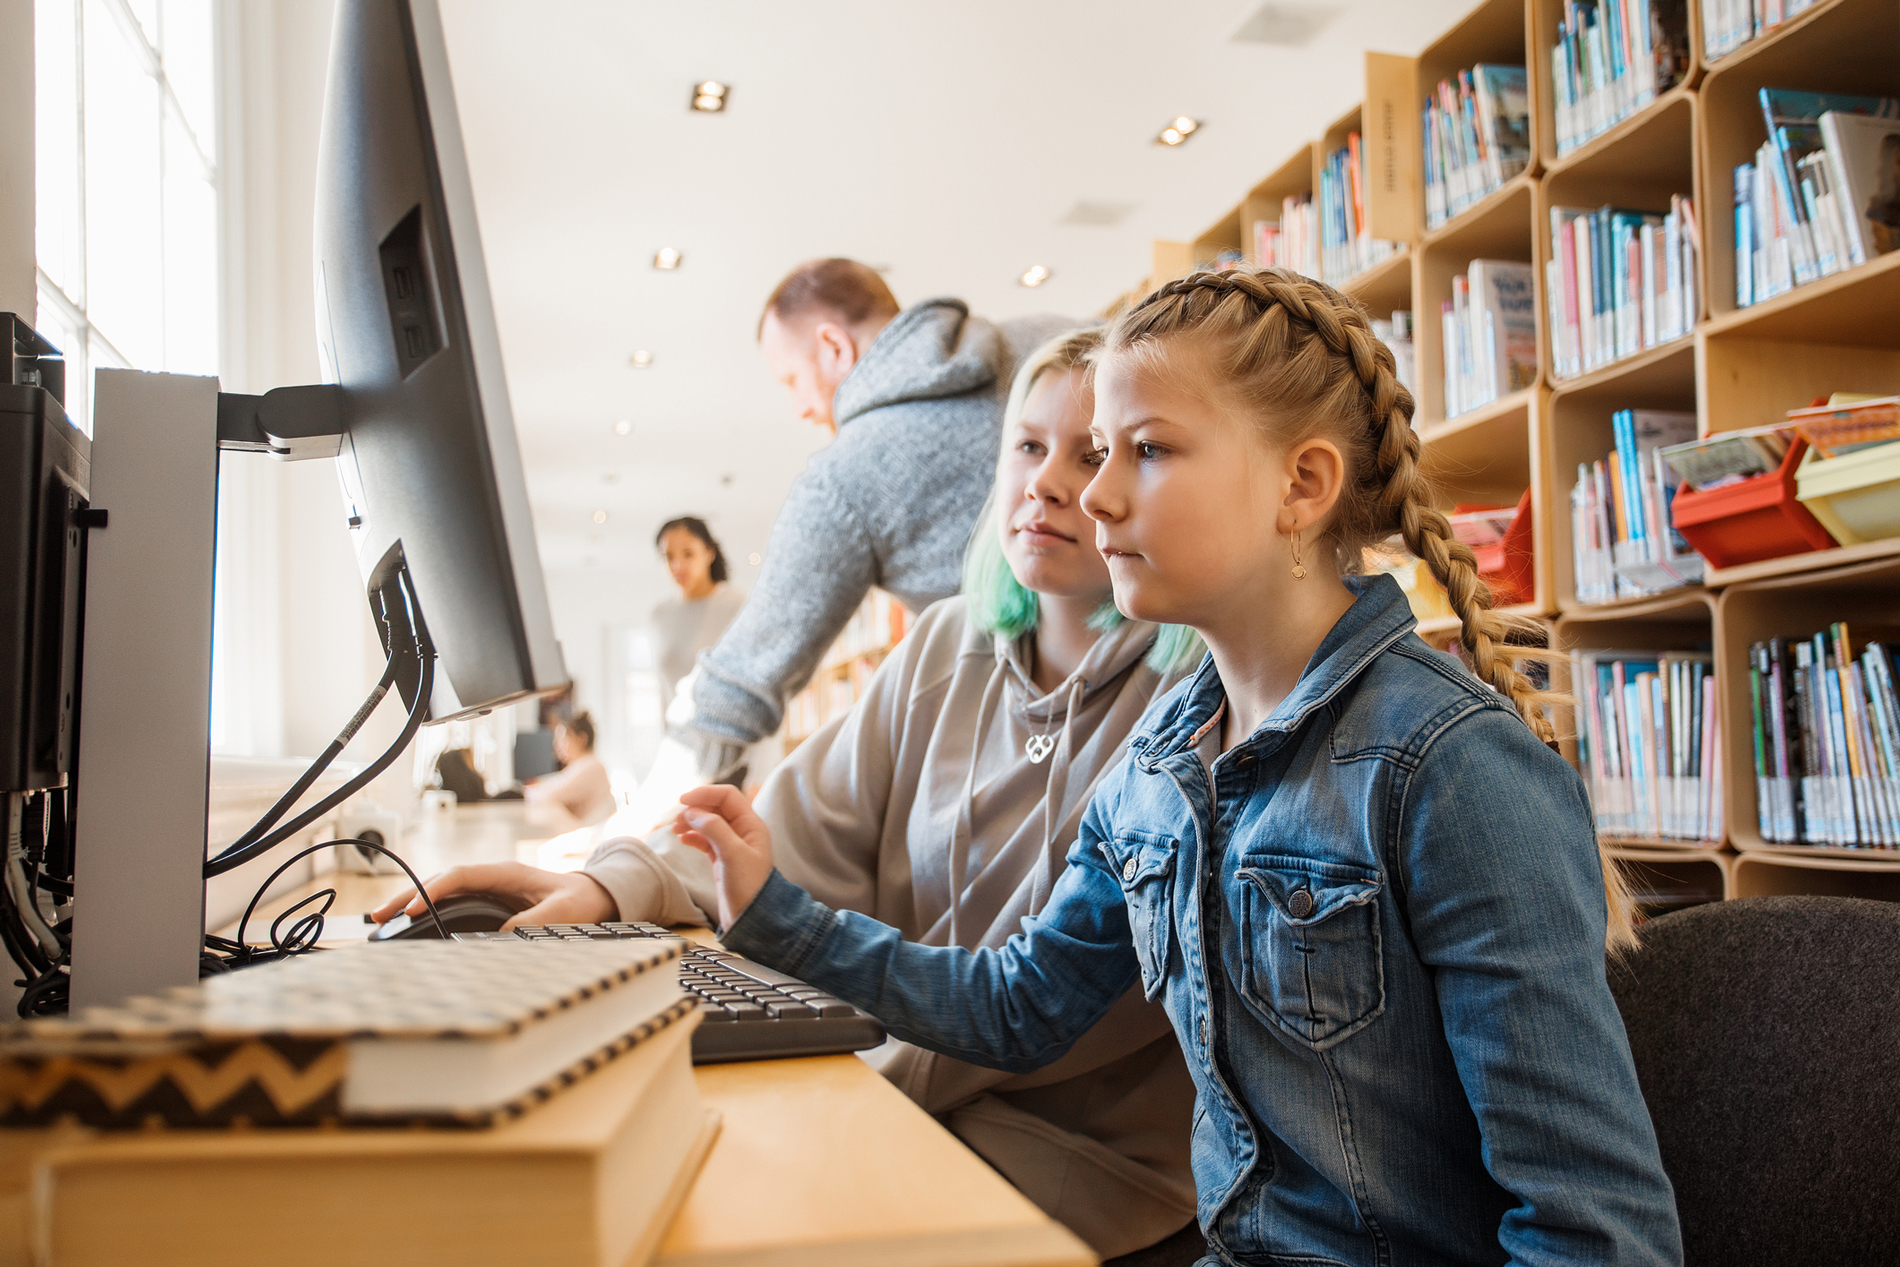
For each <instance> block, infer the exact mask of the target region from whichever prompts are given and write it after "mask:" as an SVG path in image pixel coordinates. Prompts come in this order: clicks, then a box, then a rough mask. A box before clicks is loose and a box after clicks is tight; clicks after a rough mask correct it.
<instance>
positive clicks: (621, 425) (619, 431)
mask: <svg viewBox="0 0 1900 1267" xmlns="http://www.w3.org/2000/svg"><path fill="white" fill-rule="evenodd" d="M614 434H615V435H617V436H630V435H632V434H633V424H632V423H631V422H629V421H627V420H626V419H625V418H622V419H621V420H620V421H619V422H616V423H615V424H614Z"/></svg>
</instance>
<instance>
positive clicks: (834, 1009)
mask: <svg viewBox="0 0 1900 1267" xmlns="http://www.w3.org/2000/svg"><path fill="white" fill-rule="evenodd" d="M805 1006H807V1007H815V1008H817V1009H818V1015H820V1016H822V1017H824V1018H825V1019H826V1020H833V1019H836V1018H838V1017H848V1016H856V1015H857V1014H858V1009H856V1008H855V1007H852V1006H851V1005H850V1004H849V1003H845V1002H842V1001H840V1000H838V999H812V1000H811V1001H809V1002H808V1003H807V1004H806V1005H805Z"/></svg>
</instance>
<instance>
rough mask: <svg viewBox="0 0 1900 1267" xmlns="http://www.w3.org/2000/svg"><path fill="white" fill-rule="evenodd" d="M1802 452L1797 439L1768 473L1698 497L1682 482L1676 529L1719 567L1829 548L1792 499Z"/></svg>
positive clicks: (1674, 512)
mask: <svg viewBox="0 0 1900 1267" xmlns="http://www.w3.org/2000/svg"><path fill="white" fill-rule="evenodd" d="M1807 451H1808V442H1807V441H1806V440H1803V439H1801V438H1799V437H1796V439H1795V440H1794V441H1793V443H1791V444H1789V446H1788V452H1787V454H1786V456H1784V457H1783V458H1782V459H1781V466H1780V467H1779V468H1777V469H1776V470H1775V471H1774V472H1772V473H1771V474H1768V475H1757V476H1756V477H1755V478H1753V479H1748V480H1743V481H1742V482H1741V483H1739V484H1730V485H1728V486H1727V487H1725V488H1711V489H1709V490H1708V491H1707V492H1701V493H1698V492H1694V491H1692V490H1691V489H1690V488H1689V486H1688V485H1687V484H1684V485H1683V486H1682V487H1681V488H1680V489H1679V490H1677V492H1676V499H1675V501H1673V502H1672V503H1670V508H1669V516H1670V518H1671V519H1673V520H1674V521H1675V525H1676V531H1677V532H1679V533H1681V534H1682V538H1683V540H1685V541H1687V542H1688V543H1689V544H1690V545H1692V546H1694V547H1695V549H1696V552H1697V553H1698V554H1700V555H1701V556H1702V557H1703V558H1705V559H1707V560H1708V561H1709V566H1711V567H1718V568H1732V567H1735V566H1736V565H1738V564H1742V563H1759V562H1761V561H1762V560H1763V559H1779V558H1781V557H1782V556H1783V555H1788V554H1805V553H1807V552H1808V551H1809V550H1831V549H1833V548H1834V545H1835V541H1834V538H1833V536H1832V535H1830V534H1829V532H1828V530H1827V529H1826V528H1823V527H1822V526H1821V521H1820V520H1818V519H1816V518H1815V517H1814V514H1813V512H1812V511H1810V510H1809V509H1808V508H1807V507H1806V506H1803V505H1802V504H1801V502H1800V500H1799V499H1798V498H1797V496H1796V494H1797V492H1798V491H1799V489H1798V488H1797V486H1796V484H1795V478H1794V473H1795V468H1796V467H1798V466H1800V465H1801V457H1802V455H1803V454H1805V453H1806V452H1807Z"/></svg>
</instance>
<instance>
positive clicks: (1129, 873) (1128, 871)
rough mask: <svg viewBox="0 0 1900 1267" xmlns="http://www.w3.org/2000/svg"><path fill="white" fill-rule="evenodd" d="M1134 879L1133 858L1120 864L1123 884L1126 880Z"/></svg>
mask: <svg viewBox="0 0 1900 1267" xmlns="http://www.w3.org/2000/svg"><path fill="white" fill-rule="evenodd" d="M1134 878H1135V860H1134V859H1133V858H1130V859H1129V860H1128V861H1127V862H1124V863H1122V880H1123V881H1124V882H1125V881H1128V880H1132V879H1134Z"/></svg>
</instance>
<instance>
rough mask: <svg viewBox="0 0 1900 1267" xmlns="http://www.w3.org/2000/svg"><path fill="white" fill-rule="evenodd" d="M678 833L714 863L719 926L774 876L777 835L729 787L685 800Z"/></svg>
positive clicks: (731, 918)
mask: <svg viewBox="0 0 1900 1267" xmlns="http://www.w3.org/2000/svg"><path fill="white" fill-rule="evenodd" d="M680 803H681V804H682V805H683V806H684V807H685V808H684V809H682V810H681V811H680V815H679V819H678V821H677V822H676V823H674V830H675V831H676V832H677V833H678V834H679V838H680V839H681V840H682V841H684V842H685V843H686V844H689V845H691V846H692V847H693V848H695V849H697V850H699V851H700V852H701V853H703V854H705V855H706V856H707V857H709V858H711V859H712V860H713V884H714V886H715V887H716V888H717V889H718V890H719V926H720V927H721V928H731V927H732V925H733V921H734V920H736V919H738V918H739V916H741V915H742V914H744V913H745V908H746V907H748V906H750V905H752V899H753V898H755V897H757V896H758V895H759V890H760V889H762V888H764V887H765V882H766V880H768V879H770V878H771V875H772V830H771V828H769V827H767V826H766V825H765V820H764V819H762V818H760V817H759V816H758V815H757V814H755V813H753V812H752V802H751V801H750V800H748V799H747V798H746V795H745V793H744V792H741V791H740V790H739V789H738V788H736V787H733V786H732V785H731V784H729V783H715V784H711V785H709V786H707V787H696V788H694V789H693V790H692V791H690V792H687V793H685V794H684V795H682V796H681V797H680Z"/></svg>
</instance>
